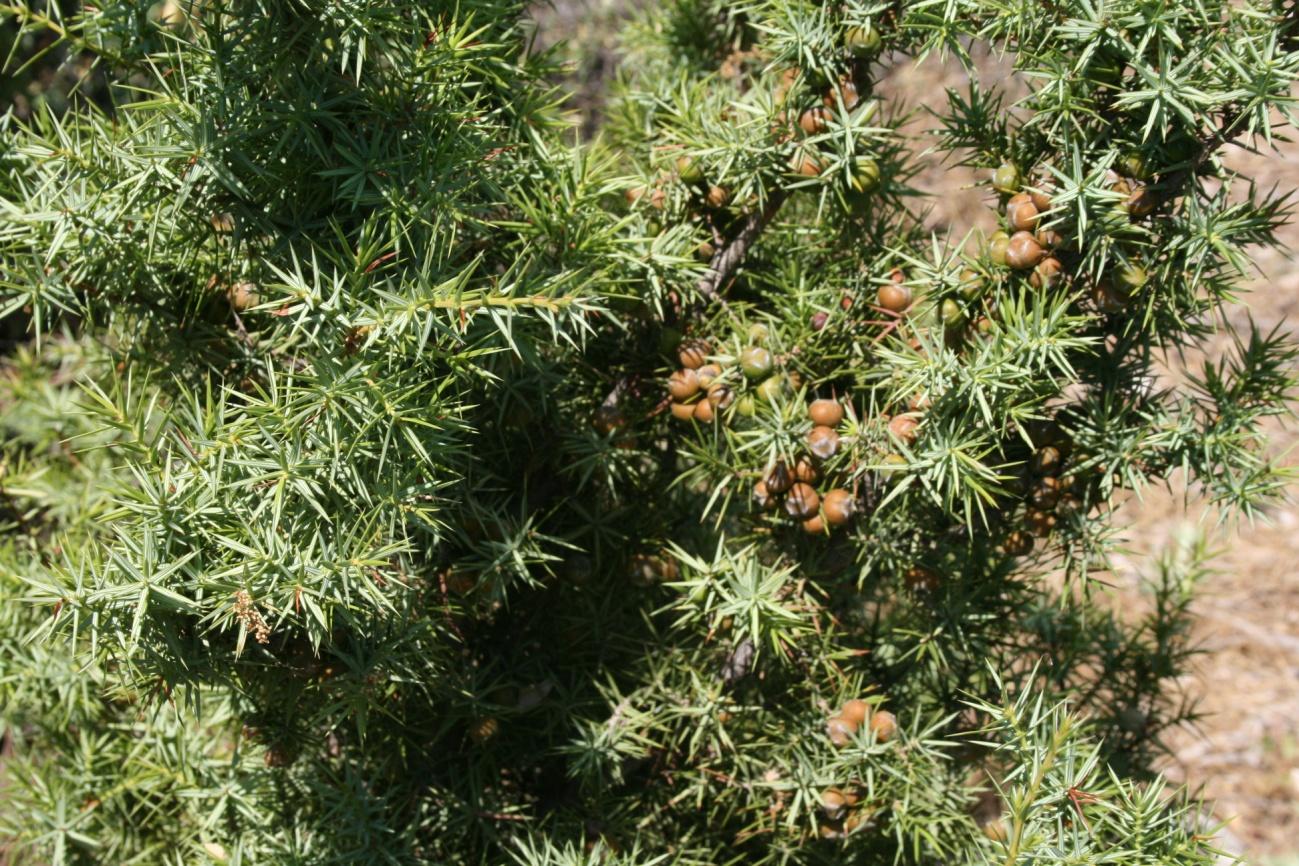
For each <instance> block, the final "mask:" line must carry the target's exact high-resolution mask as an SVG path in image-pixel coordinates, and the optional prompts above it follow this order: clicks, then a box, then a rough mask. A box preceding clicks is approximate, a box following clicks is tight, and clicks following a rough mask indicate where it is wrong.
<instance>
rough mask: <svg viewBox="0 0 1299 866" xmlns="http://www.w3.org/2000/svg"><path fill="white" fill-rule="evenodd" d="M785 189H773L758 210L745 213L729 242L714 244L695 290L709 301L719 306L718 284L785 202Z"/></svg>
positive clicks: (733, 270) (733, 268)
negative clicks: (741, 222)
mask: <svg viewBox="0 0 1299 866" xmlns="http://www.w3.org/2000/svg"><path fill="white" fill-rule="evenodd" d="M787 196H788V193H787V192H785V191H784V190H780V189H778V190H775V191H774V192H772V194H771V197H770V198H768V199H767V204H766V206H765V207H763V208H762V210H758V211H754V212H753V213H751V214H749V215H748V216H747V217H746V218H745V220H744V225H743V226H742V227H741V228H740V231H739V232H738V233H737V234H736V235H735V237H733V238H731V240H730V242H729V243H727V244H725V245H724V246H721V247H719V248H718V250H717V252H715V253H713V258H712V261H710V262H709V263H708V271H707V273H705V274H704V276H703V277H702V278H701V279H700V280H699V292H700V294H702V295H703V296H704V297H706V298H708V299H709V300H710V301H716V302H718V303H720V304H722V305H723V306H725V305H726V301H725V299H723V298H722V296H721V295H720V294H719V292H718V290H719V288H720V287H721V286H722V285H723V284H724V283H725V282H726V281H727V280H729V279H730V278H731V275H732V274H734V273H735V269H736V268H738V267H739V266H740V262H742V261H744V257H745V255H746V254H747V253H748V252H749V247H750V246H752V245H753V242H754V241H755V240H757V239H758V235H759V234H761V233H762V230H763V229H764V228H766V227H767V223H769V222H771V218H772V217H774V216H775V215H776V211H778V210H780V206H781V205H782V204H784V203H785V198H786V197H787Z"/></svg>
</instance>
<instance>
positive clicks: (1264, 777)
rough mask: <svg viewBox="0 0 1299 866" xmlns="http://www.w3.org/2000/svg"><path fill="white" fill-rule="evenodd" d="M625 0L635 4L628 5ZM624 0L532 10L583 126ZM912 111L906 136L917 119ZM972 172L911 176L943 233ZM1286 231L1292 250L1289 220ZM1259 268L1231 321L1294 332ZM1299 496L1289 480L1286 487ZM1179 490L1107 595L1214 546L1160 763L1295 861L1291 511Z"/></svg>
mask: <svg viewBox="0 0 1299 866" xmlns="http://www.w3.org/2000/svg"><path fill="white" fill-rule="evenodd" d="M633 2H634V0H633ZM629 5H630V4H629V3H628V0H557V4H556V5H554V6H548V7H546V8H544V9H540V10H539V11H538V13H537V18H538V23H539V25H540V34H539V35H540V41H542V42H543V43H553V42H555V41H557V40H566V41H568V42H570V43H572V44H575V45H580V46H581V50H580V51H572V52H571V56H573V57H574V58H576V68H575V70H574V78H575V79H576V80H577V83H578V84H579V86H580V92H581V104H580V108H581V109H582V110H583V111H584V112H585V113H586V114H587V128H590V127H591V126H593V125H594V123H595V117H596V116H598V108H599V98H600V92H601V83H602V81H603V80H604V79H605V77H606V76H607V75H609V74H610V72H611V71H612V69H613V68H615V67H616V64H617V48H616V40H615V38H614V36H613V33H614V31H615V30H616V27H617V21H618V19H619V18H620V16H621V15H623V14H625V10H626V9H627V8H628V7H629ZM980 65H981V68H982V70H983V71H982V73H981V74H982V77H983V79H984V80H985V81H988V80H992V78H994V77H997V76H1004V75H1005V72H1004V69H1005V67H1004V66H1003V65H1002V64H1001V63H999V62H998V61H997V60H996V59H994V58H983V59H982V62H981V64H980ZM964 83H965V75H964V73H963V72H962V71H961V70H960V69H959V68H958V67H956V66H954V65H941V64H939V63H937V62H929V63H926V64H925V65H923V66H920V67H916V66H912V65H903V66H899V67H897V68H895V69H894V70H893V71H892V72H890V74H889V75H888V76H887V78H886V80H885V81H884V82H883V85H882V86H883V89H885V90H887V91H888V92H889V93H890V95H891V96H893V97H895V98H900V99H902V100H904V101H905V102H907V103H909V104H911V105H913V106H922V105H926V104H930V105H932V100H933V99H934V96H935V94H937V93H939V92H941V88H943V87H958V88H959V87H963V86H964ZM925 125H926V124H925V122H924V120H923V119H920V118H918V119H917V121H916V123H915V124H914V131H915V132H916V133H917V134H919V133H921V132H922V131H923V129H924V127H925ZM1228 160H1229V162H1230V164H1232V165H1233V166H1235V167H1237V168H1240V169H1241V170H1243V171H1245V172H1246V173H1248V174H1250V175H1252V176H1253V177H1254V178H1255V179H1256V180H1257V181H1258V182H1259V184H1260V186H1262V187H1264V188H1270V187H1272V186H1277V187H1280V188H1282V189H1299V145H1295V144H1290V143H1280V144H1279V147H1278V150H1276V151H1275V152H1269V153H1261V154H1251V153H1247V152H1245V151H1243V150H1242V149H1240V148H1236V149H1235V150H1234V151H1233V152H1231V153H1230V154H1229V155H1228ZM974 180H975V177H974V175H973V173H971V172H969V171H966V170H964V169H953V168H951V167H948V166H944V165H941V164H938V163H937V162H936V161H935V162H931V163H930V164H929V165H928V166H927V168H926V169H925V170H924V171H923V172H922V173H921V174H920V175H919V176H918V177H917V179H916V181H915V184H916V185H917V186H918V187H920V188H921V189H923V190H925V191H927V192H929V193H931V194H932V195H933V199H932V200H931V201H930V202H929V204H928V206H930V207H932V210H931V211H930V212H929V215H928V220H929V222H930V224H931V225H932V227H933V228H934V229H935V230H936V231H938V232H940V233H945V232H947V231H949V230H950V231H951V232H953V234H955V235H956V236H961V235H963V234H964V233H965V232H966V231H967V230H968V229H969V228H971V227H973V226H983V227H985V228H986V227H988V226H990V225H992V220H993V217H992V214H991V212H990V211H989V209H988V201H987V196H986V195H985V193H984V192H983V191H981V190H978V189H974V188H973V187H972V182H973V181H974ZM1283 237H1284V239H1285V240H1286V242H1287V244H1288V245H1289V246H1291V247H1295V246H1299V224H1296V225H1291V226H1287V227H1286V229H1285V230H1284V233H1283ZM1258 266H1259V275H1258V276H1257V277H1256V278H1255V279H1253V280H1252V281H1250V282H1249V284H1248V286H1247V288H1248V290H1249V291H1248V293H1247V294H1245V295H1244V304H1242V305H1241V306H1240V307H1238V308H1236V309H1234V310H1233V311H1232V314H1231V316H1230V324H1231V325H1232V326H1234V327H1241V326H1243V325H1245V324H1246V323H1247V322H1248V319H1249V317H1252V318H1253V319H1254V321H1255V322H1257V323H1258V324H1259V326H1260V327H1261V328H1263V329H1264V330H1268V329H1270V328H1272V327H1274V326H1276V325H1281V326H1282V327H1283V328H1288V329H1290V330H1299V264H1296V262H1295V261H1294V260H1293V258H1292V257H1291V255H1290V253H1289V252H1288V251H1286V252H1274V251H1267V252H1263V253H1260V255H1259V258H1258ZM1230 345H1231V338H1230V335H1229V334H1228V333H1227V332H1225V331H1224V332H1223V333H1222V334H1220V335H1219V336H1217V337H1216V338H1215V339H1214V340H1212V341H1210V343H1209V345H1207V346H1205V351H1204V352H1202V353H1196V354H1195V355H1192V356H1188V357H1185V358H1174V359H1169V362H1168V365H1167V367H1168V369H1167V374H1166V376H1167V380H1168V382H1169V383H1170V384H1171V383H1173V382H1176V381H1177V380H1178V379H1179V378H1181V377H1182V376H1183V375H1184V374H1185V372H1186V371H1187V370H1188V369H1191V370H1194V369H1196V368H1198V366H1199V364H1200V363H1201V362H1202V361H1203V360H1204V359H1205V358H1206V357H1215V356H1218V355H1220V354H1221V353H1222V352H1223V351H1225V350H1227V349H1228V348H1229V347H1230ZM1268 432H1269V433H1270V435H1271V437H1272V440H1273V442H1274V444H1275V448H1276V453H1277V454H1279V455H1281V459H1282V461H1283V462H1285V463H1287V464H1288V465H1290V466H1293V467H1295V468H1296V469H1299V452H1296V453H1288V452H1289V451H1290V450H1291V449H1293V447H1294V446H1295V445H1299V435H1297V434H1296V432H1295V425H1293V424H1291V425H1290V426H1289V429H1288V430H1287V429H1285V428H1283V427H1282V426H1281V425H1273V429H1270V430H1269V431H1268ZM1290 489H1291V492H1292V493H1293V494H1299V483H1296V484H1292V485H1291V488H1290ZM1185 493H1186V491H1185V490H1183V489H1174V490H1152V491H1147V492H1146V494H1145V495H1144V496H1143V498H1142V499H1140V500H1138V499H1136V498H1133V499H1132V500H1131V501H1129V502H1128V503H1126V504H1125V506H1124V510H1123V512H1122V513H1121V515H1120V518H1121V525H1126V526H1128V527H1129V530H1128V534H1127V549H1126V551H1125V553H1124V554H1123V555H1122V556H1120V557H1118V558H1116V560H1115V572H1116V573H1115V574H1113V575H1111V576H1110V577H1109V578H1108V582H1110V583H1111V584H1112V585H1113V587H1114V589H1113V594H1114V596H1115V603H1116V604H1125V605H1129V606H1131V605H1132V604H1133V602H1138V603H1139V601H1140V599H1139V590H1138V585H1139V575H1140V574H1141V573H1142V572H1143V571H1145V570H1148V569H1149V568H1150V567H1151V565H1152V562H1151V556H1152V554H1156V553H1158V552H1159V551H1160V550H1162V549H1163V548H1164V547H1165V546H1166V545H1168V544H1169V543H1172V542H1173V541H1174V540H1175V539H1176V538H1177V537H1179V536H1182V535H1184V534H1185V533H1187V532H1188V531H1189V532H1201V533H1204V534H1205V535H1206V536H1207V537H1208V538H1209V539H1210V540H1211V542H1212V544H1213V546H1214V547H1215V549H1217V550H1218V551H1219V552H1218V554H1217V555H1216V556H1215V558H1214V560H1213V563H1212V564H1213V566H1214V568H1215V572H1216V573H1215V574H1214V576H1213V577H1212V578H1211V579H1210V580H1209V581H1208V583H1207V584H1206V586H1205V587H1204V592H1203V595H1202V597H1201V598H1200V600H1199V602H1198V603H1197V606H1196V612H1197V615H1198V618H1199V619H1198V625H1197V630H1198V636H1199V638H1200V640H1201V642H1202V645H1203V647H1204V648H1205V649H1206V650H1207V652H1206V653H1205V654H1204V655H1203V656H1201V659H1200V662H1199V664H1198V666H1197V669H1196V671H1195V674H1194V677H1193V679H1192V681H1191V682H1188V683H1186V684H1185V685H1186V687H1187V688H1188V690H1189V691H1190V692H1191V693H1193V694H1198V695H1200V697H1201V705H1200V706H1201V710H1202V711H1203V712H1204V713H1205V714H1206V716H1205V718H1204V720H1203V722H1202V723H1200V724H1199V725H1198V726H1197V727H1196V728H1194V729H1189V728H1188V729H1184V730H1180V731H1178V732H1176V733H1175V734H1174V735H1173V736H1172V737H1171V738H1170V742H1169V745H1170V747H1171V750H1172V754H1171V755H1170V757H1169V758H1168V760H1167V761H1166V762H1165V766H1164V771H1165V773H1166V774H1167V775H1168V776H1169V777H1170V778H1171V779H1173V780H1176V781H1179V782H1180V781H1183V780H1189V781H1191V782H1192V783H1193V784H1197V785H1201V786H1202V791H1203V794H1204V796H1205V797H1206V798H1207V799H1208V800H1209V801H1211V802H1212V804H1213V809H1214V814H1215V816H1216V817H1217V818H1218V819H1219V820H1223V821H1227V822H1228V826H1227V828H1226V831H1225V833H1224V837H1223V838H1224V842H1225V843H1226V844H1227V845H1228V846H1229V847H1232V848H1237V849H1238V850H1239V853H1243V854H1245V855H1247V856H1248V857H1249V859H1251V860H1252V861H1254V862H1272V863H1275V864H1276V866H1281V864H1285V866H1299V507H1296V505H1295V504H1293V503H1287V504H1285V505H1283V506H1280V507H1277V508H1275V509H1273V510H1271V511H1270V512H1269V513H1268V514H1267V515H1266V516H1265V520H1260V521H1258V522H1257V523H1256V524H1254V525H1248V524H1247V525H1244V526H1240V527H1235V528H1221V527H1218V526H1217V523H1216V516H1215V515H1213V514H1210V513H1208V512H1207V510H1206V509H1205V507H1204V505H1203V503H1202V502H1199V501H1197V500H1196V499H1195V498H1194V495H1193V494H1192V496H1190V497H1189V499H1188V497H1186V495H1185Z"/></svg>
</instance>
